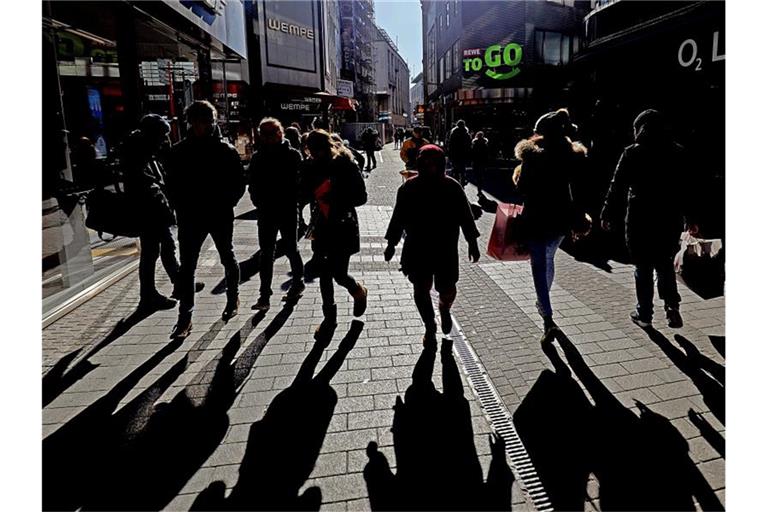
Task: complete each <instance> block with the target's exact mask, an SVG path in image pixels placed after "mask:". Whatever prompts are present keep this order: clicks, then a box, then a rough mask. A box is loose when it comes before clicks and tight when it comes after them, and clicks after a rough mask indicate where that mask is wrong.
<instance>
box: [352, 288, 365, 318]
mask: <svg viewBox="0 0 768 512" xmlns="http://www.w3.org/2000/svg"><path fill="white" fill-rule="evenodd" d="M352 298H353V299H354V301H355V302H354V306H353V307H352V314H353V315H354V316H362V315H363V313H365V309H366V308H367V307H368V288H366V287H365V286H363V285H361V284H359V285H357V290H356V291H355V292H354V293H352Z"/></svg>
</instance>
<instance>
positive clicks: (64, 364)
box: [43, 309, 153, 407]
mask: <svg viewBox="0 0 768 512" xmlns="http://www.w3.org/2000/svg"><path fill="white" fill-rule="evenodd" d="M152 313H153V312H152V311H144V310H138V309H137V310H136V311H134V312H133V313H131V314H130V315H128V316H127V317H125V318H122V319H121V320H120V321H118V322H117V324H115V326H114V327H113V328H112V330H111V331H110V332H109V334H107V335H106V336H105V337H104V338H103V339H102V340H101V341H99V342H98V343H96V344H94V345H93V346H92V347H91V348H90V349H89V350H88V351H87V352H86V353H85V354H84V355H83V356H82V357H81V358H80V359H78V360H77V362H76V363H75V364H74V365H73V366H72V368H70V369H69V370H67V368H69V365H70V364H71V363H72V361H74V360H75V359H77V356H78V354H79V353H80V352H82V350H83V348H82V347H81V348H79V349H77V350H74V351H72V352H70V353H69V354H67V355H65V356H64V357H62V358H61V359H59V361H57V362H56V364H54V365H53V367H52V368H51V369H50V370H48V372H46V374H45V375H43V407H45V406H46V405H48V404H50V403H51V402H53V401H54V400H55V399H56V397H58V396H59V395H60V394H62V393H63V392H64V391H66V390H67V389H69V387H70V386H72V385H73V384H74V383H75V382H77V381H79V380H80V379H82V378H83V377H85V376H86V375H88V373H90V372H91V371H93V370H94V369H96V368H97V367H98V365H96V364H93V363H91V362H90V360H89V359H90V358H91V357H93V356H94V355H96V353H98V352H99V351H100V350H101V349H103V348H105V347H106V346H108V345H109V344H110V343H112V342H114V341H115V340H117V339H118V338H120V336H122V335H123V334H125V333H127V332H128V331H129V330H130V329H131V327H133V326H135V325H137V324H138V323H139V322H141V321H142V320H144V319H146V318H148V317H149V316H150V315H151V314H152Z"/></svg>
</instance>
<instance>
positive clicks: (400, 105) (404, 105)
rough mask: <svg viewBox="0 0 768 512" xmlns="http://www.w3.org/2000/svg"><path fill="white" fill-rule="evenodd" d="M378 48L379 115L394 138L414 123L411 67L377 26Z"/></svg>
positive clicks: (377, 96) (376, 46)
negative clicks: (394, 134) (412, 116)
mask: <svg viewBox="0 0 768 512" xmlns="http://www.w3.org/2000/svg"><path fill="white" fill-rule="evenodd" d="M374 48H375V53H374V60H373V62H374V68H375V69H376V89H375V92H376V102H377V110H378V112H377V115H378V120H379V122H381V123H383V124H385V125H386V126H388V127H389V129H388V130H387V136H390V135H391V132H392V129H396V128H398V127H405V126H407V125H408V122H409V119H410V110H411V109H410V97H409V89H408V85H409V82H410V77H409V71H408V63H407V62H405V59H404V58H403V57H402V56H401V55H400V53H399V52H398V50H397V46H396V45H395V43H394V42H393V41H392V39H391V38H390V37H389V35H388V34H387V32H386V31H385V30H384V29H382V28H381V27H379V26H376V40H375V42H374Z"/></svg>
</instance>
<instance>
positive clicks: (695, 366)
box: [644, 327, 725, 425]
mask: <svg viewBox="0 0 768 512" xmlns="http://www.w3.org/2000/svg"><path fill="white" fill-rule="evenodd" d="M644 330H645V332H646V334H648V337H649V338H650V340H651V341H653V342H654V343H655V344H656V345H658V347H659V348H660V349H661V351H662V352H664V354H665V355H666V356H667V357H668V358H669V359H670V361H672V363H674V365H675V366H677V367H678V368H679V369H680V371H682V372H683V373H684V374H686V375H687V376H688V378H690V379H691V382H693V385H694V386H696V387H697V388H699V391H700V392H701V397H702V399H703V400H704V403H705V404H706V405H707V407H709V410H710V411H712V414H714V415H715V417H716V418H717V419H718V420H720V422H721V423H722V424H723V425H725V367H724V366H723V365H721V364H718V363H716V362H714V361H712V360H711V359H709V358H707V357H705V356H704V355H702V354H701V352H699V350H698V349H697V348H696V347H695V346H694V345H693V343H691V342H690V341H689V340H688V339H686V338H684V337H683V336H680V335H679V334H678V335H675V340H676V341H677V342H678V343H679V344H680V346H681V347H682V348H683V350H680V349H679V348H677V347H675V346H674V345H673V344H672V342H671V341H669V339H668V338H667V337H666V336H664V335H663V334H662V333H660V332H659V331H657V330H656V329H654V328H653V327H648V328H646V329H644ZM705 370H706V371H705Z"/></svg>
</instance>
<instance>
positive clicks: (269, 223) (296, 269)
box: [248, 117, 304, 311]
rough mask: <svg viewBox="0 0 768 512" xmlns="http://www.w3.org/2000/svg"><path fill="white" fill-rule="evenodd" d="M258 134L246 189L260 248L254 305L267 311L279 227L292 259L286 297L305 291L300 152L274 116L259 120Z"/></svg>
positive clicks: (286, 253)
mask: <svg viewBox="0 0 768 512" xmlns="http://www.w3.org/2000/svg"><path fill="white" fill-rule="evenodd" d="M259 138H260V139H261V146H260V147H259V150H258V151H257V152H256V153H254V154H253V157H252V159H251V164H250V166H249V168H248V172H249V183H248V191H249V193H250V196H251V201H252V202H253V205H254V206H255V207H256V212H257V217H258V224H259V247H260V249H261V260H260V263H261V269H260V277H261V287H260V288H259V299H258V301H257V302H256V305H255V309H257V310H259V311H266V310H268V309H269V298H270V297H271V296H272V275H273V271H274V265H275V243H276V241H277V233H278V231H279V232H280V238H281V240H282V242H281V245H282V247H283V248H284V250H285V255H286V256H287V257H288V260H289V261H290V262H291V274H292V277H291V278H292V282H291V287H290V289H289V290H288V293H287V294H286V296H285V300H286V301H293V300H296V299H297V298H299V297H300V296H301V294H302V292H303V291H304V281H303V278H304V263H303V262H302V261H301V255H300V254H299V250H298V245H297V229H298V203H299V167H300V165H301V153H299V152H298V151H297V150H296V149H293V148H292V147H291V144H290V142H288V140H286V139H284V138H283V125H282V124H280V121H278V120H277V119H275V118H273V117H266V118H264V119H262V120H261V123H259Z"/></svg>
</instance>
